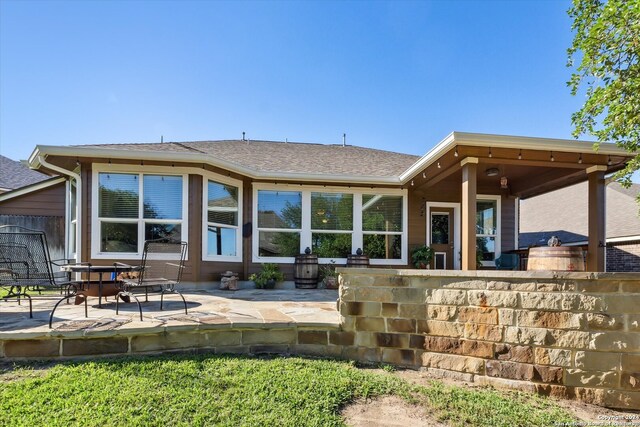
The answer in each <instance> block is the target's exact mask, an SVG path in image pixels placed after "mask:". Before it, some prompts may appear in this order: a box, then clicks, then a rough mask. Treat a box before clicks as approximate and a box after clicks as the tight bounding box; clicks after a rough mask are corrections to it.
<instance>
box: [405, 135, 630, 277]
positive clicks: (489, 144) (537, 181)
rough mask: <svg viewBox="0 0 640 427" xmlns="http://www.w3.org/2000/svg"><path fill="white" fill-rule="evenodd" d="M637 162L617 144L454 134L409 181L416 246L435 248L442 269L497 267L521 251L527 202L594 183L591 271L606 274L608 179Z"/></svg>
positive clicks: (588, 264) (414, 169)
mask: <svg viewBox="0 0 640 427" xmlns="http://www.w3.org/2000/svg"><path fill="white" fill-rule="evenodd" d="M629 158H630V156H629V154H628V153H626V152H625V151H624V150H622V149H620V148H618V147H616V146H615V145H613V144H601V145H600V148H599V151H597V152H596V151H594V149H593V143H591V142H583V141H571V140H555V139H542V138H526V137H511V136H498V135H482V134H467V133H459V132H454V133H452V134H451V135H449V137H447V138H446V139H444V140H443V141H442V142H440V143H439V144H438V145H437V146H436V147H435V148H434V149H433V150H431V151H430V152H429V153H428V154H427V155H425V156H424V157H422V158H421V159H420V160H419V161H418V162H416V164H415V165H414V166H413V167H411V168H410V169H409V170H408V171H407V172H406V173H405V174H403V176H402V177H401V178H402V179H403V181H404V182H406V183H407V188H409V191H410V206H409V210H410V212H409V215H410V223H411V224H410V227H411V229H412V232H411V233H412V235H411V236H410V244H413V245H414V246H415V245H417V244H426V245H428V246H431V247H432V248H433V249H434V250H435V252H436V259H435V265H434V267H436V268H444V269H461V270H476V269H478V268H482V267H493V266H495V264H494V262H495V258H496V257H498V256H499V255H500V254H501V253H505V252H513V251H515V250H516V249H518V241H517V239H518V216H519V201H520V200H522V199H527V198H529V197H533V196H536V195H539V194H543V193H546V192H549V191H553V190H556V189H559V188H563V187H567V186H570V185H573V184H576V183H579V182H583V181H588V182H589V185H588V195H585V197H588V222H589V224H588V229H589V233H588V234H589V236H588V237H589V239H588V249H587V256H586V270H587V271H600V272H602V271H605V244H604V242H605V176H606V175H609V174H611V173H614V172H616V171H618V170H620V169H622V168H623V167H624V164H625V163H626V162H627V161H628V160H629ZM558 209H562V206H558ZM416 213H418V214H416ZM548 215H554V212H552V211H550V212H548ZM412 216H413V218H414V219H413V220H411V217H412ZM443 224H444V225H443Z"/></svg>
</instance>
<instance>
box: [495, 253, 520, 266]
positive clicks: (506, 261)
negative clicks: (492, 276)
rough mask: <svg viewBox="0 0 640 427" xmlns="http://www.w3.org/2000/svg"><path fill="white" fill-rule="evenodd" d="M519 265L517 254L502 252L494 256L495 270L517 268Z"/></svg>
mask: <svg viewBox="0 0 640 427" xmlns="http://www.w3.org/2000/svg"><path fill="white" fill-rule="evenodd" d="M519 267H520V256H519V255H518V254H502V255H500V256H499V257H498V258H496V269H497V270H517V269H518V268H519Z"/></svg>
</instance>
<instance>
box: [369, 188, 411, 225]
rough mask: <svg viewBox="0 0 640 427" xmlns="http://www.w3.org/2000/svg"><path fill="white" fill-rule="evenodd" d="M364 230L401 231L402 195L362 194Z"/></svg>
mask: <svg viewBox="0 0 640 427" xmlns="http://www.w3.org/2000/svg"><path fill="white" fill-rule="evenodd" d="M362 229H363V230H364V231H402V196H380V195H367V194H365V195H363V196H362Z"/></svg>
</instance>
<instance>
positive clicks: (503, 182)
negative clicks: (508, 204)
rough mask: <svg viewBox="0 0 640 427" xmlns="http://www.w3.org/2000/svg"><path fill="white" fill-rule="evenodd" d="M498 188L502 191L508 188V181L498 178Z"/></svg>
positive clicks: (504, 177) (504, 178) (505, 178)
mask: <svg viewBox="0 0 640 427" xmlns="http://www.w3.org/2000/svg"><path fill="white" fill-rule="evenodd" d="M500 188H502V189H503V190H505V189H507V188H509V181H508V180H507V177H506V176H503V177H502V178H500Z"/></svg>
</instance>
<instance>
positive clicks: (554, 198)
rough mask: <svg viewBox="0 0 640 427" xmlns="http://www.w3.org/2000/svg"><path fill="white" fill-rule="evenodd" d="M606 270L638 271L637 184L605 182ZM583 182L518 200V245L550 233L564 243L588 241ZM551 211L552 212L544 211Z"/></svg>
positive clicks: (539, 243) (639, 220)
mask: <svg viewBox="0 0 640 427" xmlns="http://www.w3.org/2000/svg"><path fill="white" fill-rule="evenodd" d="M605 192H606V227H605V228H606V245H607V249H606V271H612V272H613V271H638V272H640V212H639V211H640V207H639V206H638V203H637V201H636V197H637V196H638V194H640V184H632V185H631V187H630V188H624V187H622V186H621V185H620V184H619V183H617V182H613V181H612V182H607V184H606V191H605ZM587 205H588V186H587V183H586V182H583V183H580V184H576V185H572V186H570V187H566V188H562V189H560V190H556V191H552V192H549V193H546V194H542V195H540V196H536V197H532V198H530V199H527V200H523V201H522V202H521V203H520V238H519V247H520V249H527V248H529V247H531V246H543V245H546V244H547V241H548V240H549V238H550V237H551V236H557V237H558V238H559V239H560V240H561V241H562V244H563V245H566V246H586V245H587V234H588V229H587ZM549 212H553V213H554V214H553V215H547V213H549Z"/></svg>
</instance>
